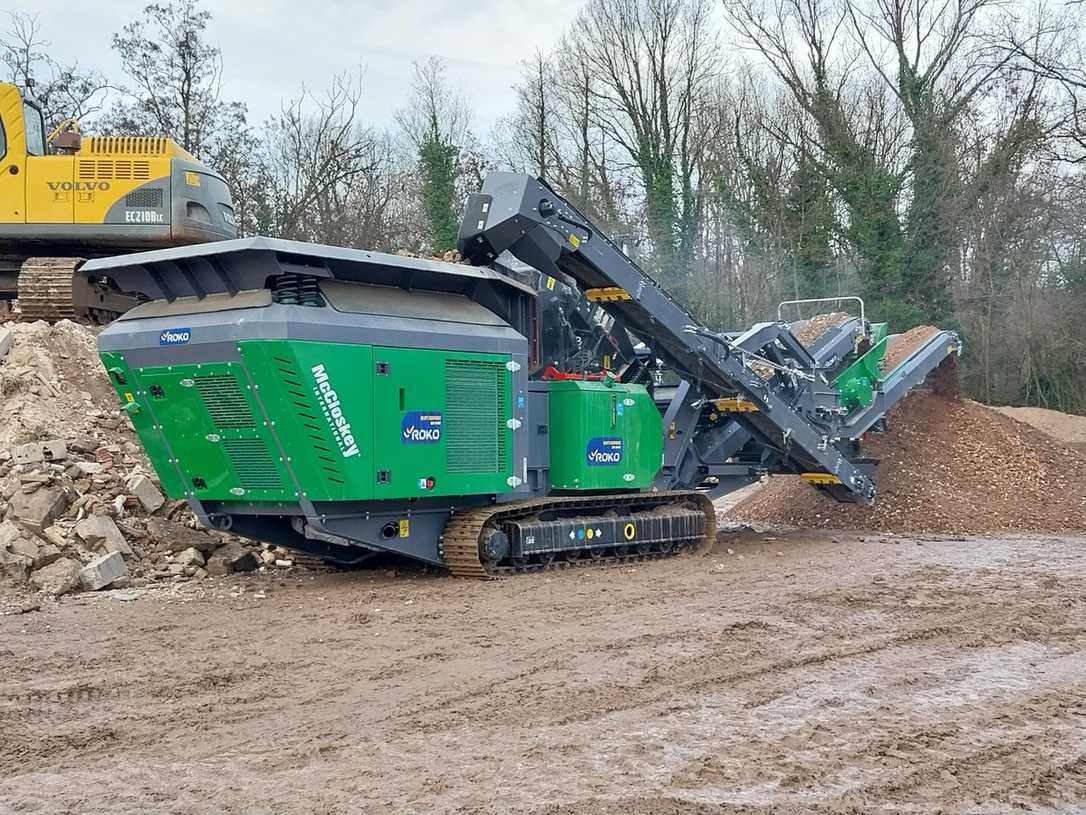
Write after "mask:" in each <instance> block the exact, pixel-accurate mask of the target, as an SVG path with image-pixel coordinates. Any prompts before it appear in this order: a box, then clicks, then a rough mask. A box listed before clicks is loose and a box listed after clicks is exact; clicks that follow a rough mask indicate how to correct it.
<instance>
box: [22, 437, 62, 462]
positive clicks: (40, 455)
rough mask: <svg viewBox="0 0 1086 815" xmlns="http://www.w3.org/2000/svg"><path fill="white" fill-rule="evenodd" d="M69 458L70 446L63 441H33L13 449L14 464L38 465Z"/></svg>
mask: <svg viewBox="0 0 1086 815" xmlns="http://www.w3.org/2000/svg"><path fill="white" fill-rule="evenodd" d="M67 457H68V445H67V444H66V443H65V442H64V440H63V439H50V440H49V441H32V442H30V443H29V444H19V445H16V446H15V447H12V448H11V461H12V463H13V464H37V463H38V462H41V461H63V460H64V459H66V458H67Z"/></svg>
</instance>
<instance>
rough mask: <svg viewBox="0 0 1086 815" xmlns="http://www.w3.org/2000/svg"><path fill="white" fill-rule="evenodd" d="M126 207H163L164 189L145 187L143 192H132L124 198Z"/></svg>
mask: <svg viewBox="0 0 1086 815" xmlns="http://www.w3.org/2000/svg"><path fill="white" fill-rule="evenodd" d="M124 203H125V206H129V207H161V206H162V187H145V188H144V189H141V190H132V192H130V193H128V195H126V196H125V197H124Z"/></svg>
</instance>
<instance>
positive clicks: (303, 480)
mask: <svg viewBox="0 0 1086 815" xmlns="http://www.w3.org/2000/svg"><path fill="white" fill-rule="evenodd" d="M239 347H240V349H241V358H242V361H243V362H244V363H245V367H246V369H247V370H248V372H249V375H250V376H251V377H252V380H253V383H254V384H255V385H257V395H258V397H259V399H260V401H261V403H262V404H263V405H264V407H265V410H266V411H267V414H268V416H269V417H271V419H272V421H273V422H274V426H273V432H274V433H275V435H276V436H277V437H278V439H279V441H280V442H281V444H282V447H283V449H284V450H285V451H286V454H287V457H288V458H289V463H290V468H291V470H292V471H293V473H294V475H295V477H296V478H297V480H298V483H299V484H300V485H301V487H302V491H303V492H304V493H305V496H306V497H307V498H309V499H310V500H313V501H364V500H369V499H371V498H373V490H374V482H375V479H376V472H375V468H374V459H373V443H372V438H373V435H372V423H371V422H372V420H371V416H372V412H373V349H372V348H371V347H370V346H368V345H350V344H344V343H323V342H307V341H293V340H245V341H242V342H241V343H240V344H239Z"/></svg>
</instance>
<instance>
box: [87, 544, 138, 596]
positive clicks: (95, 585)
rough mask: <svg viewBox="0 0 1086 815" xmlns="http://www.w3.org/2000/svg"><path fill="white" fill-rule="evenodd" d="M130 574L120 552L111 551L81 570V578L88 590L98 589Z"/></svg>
mask: <svg viewBox="0 0 1086 815" xmlns="http://www.w3.org/2000/svg"><path fill="white" fill-rule="evenodd" d="M126 574H128V569H127V568H126V567H125V565H124V558H123V557H121V553H120V552H110V553H109V554H108V555H102V556H101V557H100V558H97V559H96V560H92V561H91V562H90V563H88V564H87V565H86V566H84V567H83V569H82V570H81V571H80V572H79V580H80V582H81V583H82V584H83V588H84V589H86V590H87V591H98V589H103V588H105V587H106V586H108V585H110V584H112V583H114V582H115V581H116V580H118V579H119V578H121V577H124V576H125V575H126Z"/></svg>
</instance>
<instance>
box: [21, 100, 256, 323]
mask: <svg viewBox="0 0 1086 815" xmlns="http://www.w3.org/2000/svg"><path fill="white" fill-rule="evenodd" d="M236 235H237V226H236V221H235V217H234V209H233V206H232V202H231V198H230V191H229V189H228V188H227V186H226V182H225V181H224V180H223V178H222V176H220V175H219V174H217V173H215V172H214V171H212V170H210V169H209V168H208V167H206V166H204V165H203V164H201V163H200V162H199V161H197V160H196V159H195V158H194V157H193V156H192V155H191V154H189V153H188V152H186V151H185V150H183V149H182V148H181V147H180V146H179V145H177V144H176V143H175V142H174V141H172V140H170V139H167V138H160V137H145V136H138V137H133V136H94V137H88V138H83V137H82V136H81V135H80V134H79V133H78V130H77V129H73V128H65V127H61V128H58V129H57V130H56V131H54V132H53V133H51V134H47V133H46V130H45V122H44V119H43V117H42V112H41V109H40V108H39V107H38V106H37V105H36V104H35V103H34V102H33V101H32V100H30V99H28V98H25V97H24V95H23V94H21V93H20V91H19V88H17V87H16V86H15V85H11V84H7V83H0V300H6V301H8V305H10V301H11V300H12V299H14V298H17V299H18V303H19V309H20V311H21V312H22V315H23V319H30V320H38V319H45V320H56V319H61V318H63V317H79V318H83V319H87V320H92V321H94V322H108V321H109V320H111V319H112V318H113V317H116V316H117V315H118V314H121V313H123V312H124V311H127V310H128V309H129V308H130V307H131V306H132V305H134V304H135V301H134V300H132V299H131V298H129V297H126V296H124V295H122V294H121V293H120V292H119V291H118V290H117V289H116V288H115V287H114V286H113V285H112V284H111V283H110V282H109V281H108V280H106V279H100V280H94V279H90V278H88V277H86V276H85V275H82V274H79V275H77V274H76V271H77V270H78V269H79V267H80V266H81V265H82V263H83V261H84V260H85V259H86V258H91V257H103V256H108V255H117V254H122V253H125V252H131V251H138V250H144V249H155V248H165V247H170V246H180V245H184V244H193V243H204V242H206V241H214V240H224V239H229V238H233V237H236Z"/></svg>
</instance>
